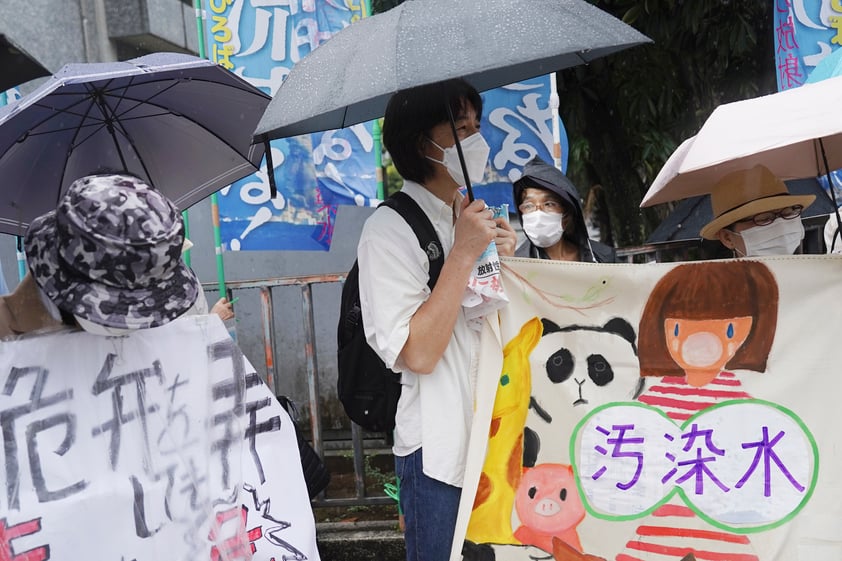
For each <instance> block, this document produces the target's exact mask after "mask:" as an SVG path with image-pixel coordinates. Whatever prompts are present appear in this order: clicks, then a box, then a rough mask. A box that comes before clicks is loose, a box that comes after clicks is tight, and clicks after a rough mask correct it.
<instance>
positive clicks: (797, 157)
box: [640, 76, 842, 207]
mask: <svg viewBox="0 0 842 561" xmlns="http://www.w3.org/2000/svg"><path fill="white" fill-rule="evenodd" d="M840 107H842V76H840V77H836V78H830V79H827V80H823V81H821V82H817V83H815V84H806V85H804V86H801V87H799V88H794V89H791V90H786V91H782V92H778V93H774V94H771V95H766V96H762V97H757V98H752V99H747V100H743V101H737V102H734V103H726V104H723V105H720V106H719V107H717V108H716V109H715V110H714V111H713V113H711V115H710V117H708V119H707V121H705V124H704V125H703V126H702V128H701V130H700V131H699V133H698V134H697V135H696V136H694V137H691V138H689V139H687V140H685V141H684V142H683V143H682V144H681V145H680V146H679V147H678V148H677V149H676V151H675V152H674V153H673V154H672V156H670V158H669V159H668V160H667V162H666V163H665V164H664V167H663V168H662V169H661V171H660V172H659V173H658V176H657V177H656V178H655V180H654V181H653V182H652V185H651V187H650V188H649V191H648V192H647V193H646V196H645V197H644V198H643V202H641V204H640V206H641V207H645V206H652V205H655V204H658V203H664V202H667V201H675V200H679V199H684V198H687V197H693V196H696V195H703V194H705V193H709V192H710V189H711V187H712V186H713V184H714V183H716V181H717V180H719V179H720V178H722V177H723V176H725V175H727V174H729V173H731V172H733V171H737V170H742V169H749V168H751V167H753V166H755V165H757V164H763V165H764V166H766V167H768V168H769V169H770V170H771V171H772V173H774V174H775V175H777V176H778V177H780V178H781V179H783V180H787V179H802V178H805V177H816V176H819V175H823V174H825V173H827V172H828V170H834V169H838V168H842V111H840V110H839V108H840ZM825 156H826V158H827V162H825V161H824V157H825Z"/></svg>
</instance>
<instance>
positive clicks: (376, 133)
mask: <svg viewBox="0 0 842 561" xmlns="http://www.w3.org/2000/svg"><path fill="white" fill-rule="evenodd" d="M362 7H363V17H364V18H367V17H368V16H370V15H371V0H365V2H363V5H362ZM371 136H372V140H373V141H374V148H373V150H374V166H375V177H376V178H377V198H378V199H380V200H381V201H382V200H383V199H385V198H386V192H385V189H384V179H385V178H384V177H383V148H382V144H381V141H382V138H383V136H382V134H381V131H380V120H379V119H375V120H374V123H373V124H372V126H371Z"/></svg>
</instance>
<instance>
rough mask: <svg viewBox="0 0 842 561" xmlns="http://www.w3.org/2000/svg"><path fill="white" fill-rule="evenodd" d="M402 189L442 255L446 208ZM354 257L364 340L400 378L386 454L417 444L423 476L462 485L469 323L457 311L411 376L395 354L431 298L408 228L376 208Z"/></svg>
mask: <svg viewBox="0 0 842 561" xmlns="http://www.w3.org/2000/svg"><path fill="white" fill-rule="evenodd" d="M402 191H403V192H404V193H406V194H408V195H409V196H410V197H412V198H413V200H415V202H417V203H418V204H419V206H420V207H421V209H422V210H423V211H424V213H425V214H426V215H427V217H428V218H429V219H430V222H432V224H433V227H434V228H435V230H436V234H438V236H439V241H441V244H442V248H443V250H444V255H445V258H446V257H447V256H448V255H449V254H450V250H451V248H452V247H453V234H454V226H453V208H452V207H451V206H450V205H448V204H447V203H445V202H444V201H442V200H441V199H439V198H437V197H436V196H435V195H433V194H432V193H430V192H429V191H428V190H427V189H425V188H424V187H422V186H421V185H419V184H417V183H413V182H411V181H405V182H404V186H403V189H402ZM456 204H457V205H458V201H457V203H456ZM457 208H458V206H457ZM357 259H358V262H359V270H360V277H359V283H360V302H361V305H362V314H363V324H364V325H365V334H366V339H367V340H368V343H369V345H371V347H372V348H373V349H374V350H375V351H376V352H377V354H378V355H380V358H382V359H383V361H384V362H385V363H386V366H388V367H390V368H391V369H392V370H394V371H395V372H401V373H402V376H401V382H402V384H403V387H402V389H401V398H400V401H399V402H398V412H397V418H396V421H397V426H396V428H395V444H394V447H393V449H392V451H393V453H394V454H395V455H396V456H406V455H409V454H411V453H412V452H414V451H415V450H417V449H418V448H419V447H423V463H424V473H425V474H426V475H428V476H429V477H432V478H434V479H437V480H439V481H442V482H444V483H447V484H449V485H454V486H457V487H461V485H462V478H463V475H464V471H465V457H466V453H467V447H468V435H469V430H470V426H471V419H472V416H473V387H472V382H471V381H472V380H473V379H475V372H474V371H475V370H476V367H477V364H476V362H477V360H476V358H477V356H476V355H477V351H478V349H479V333H478V332H477V331H475V330H473V329H471V328H470V327H469V326H468V320H467V319H466V318H465V313H464V309H462V310H461V311H460V313H459V315H458V317H457V319H456V325H455V327H454V329H453V334H452V335H451V338H450V343H448V345H447V348H446V349H445V351H444V355H443V356H442V358H441V360H439V362H438V364H436V366H435V368H434V369H433V372H432V373H430V374H416V373H414V372H412V371H411V370H409V369H408V368H407V367H406V365H405V364H404V363H403V361H402V360H401V359H400V353H401V351H402V350H403V347H404V345H405V344H406V341H407V338H408V337H409V322H410V320H411V319H412V316H413V315H415V312H416V311H417V310H418V308H419V307H420V306H421V304H423V303H424V302H425V301H426V300H427V298H429V297H430V289H429V287H428V286H427V280H428V278H429V265H430V264H429V260H428V259H427V255H426V253H424V251H422V250H421V247H420V244H419V243H418V239H417V237H416V236H415V234H414V232H413V231H412V229H411V228H410V226H409V224H407V222H406V221H405V220H404V219H403V218H401V216H400V215H399V214H398V213H397V212H396V211H394V210H393V209H391V208H388V207H386V208H381V209H378V210H377V212H375V213H374V214H372V215H371V217H369V219H368V220H367V221H366V223H365V225H364V226H363V231H362V235H361V237H360V242H359V246H358V247H357Z"/></svg>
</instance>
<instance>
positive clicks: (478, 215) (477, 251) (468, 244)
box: [453, 197, 497, 262]
mask: <svg viewBox="0 0 842 561" xmlns="http://www.w3.org/2000/svg"><path fill="white" fill-rule="evenodd" d="M493 216H494V213H493V212H492V211H491V209H489V208H488V207H486V205H485V202H484V201H483V200H482V199H475V200H474V201H473V202H469V201H468V199H467V197H466V198H465V199H463V200H462V209H461V211H460V212H459V218H457V219H456V231H455V233H454V236H453V251H458V252H460V253H462V254H463V255H464V256H465V257H466V258H467V259H470V260H471V261H472V262H473V261H476V259H477V258H478V257H479V256H480V255H481V254H482V252H483V251H485V249H486V248H487V247H488V244H490V243H491V242H492V241H493V240H494V238H495V236H496V235H497V223H496V222H495V221H494V218H493Z"/></svg>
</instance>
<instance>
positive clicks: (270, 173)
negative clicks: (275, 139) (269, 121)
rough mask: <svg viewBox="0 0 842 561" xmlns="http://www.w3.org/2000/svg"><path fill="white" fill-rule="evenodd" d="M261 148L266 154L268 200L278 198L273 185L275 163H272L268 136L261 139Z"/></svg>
mask: <svg viewBox="0 0 842 561" xmlns="http://www.w3.org/2000/svg"><path fill="white" fill-rule="evenodd" d="M263 146H264V151H265V153H266V175H268V176H269V200H270V201H271V200H273V199H274V198H275V197H277V196H278V186H277V185H276V184H275V163H274V162H273V161H272V145H271V144H270V142H269V136H268V135H267V136H264V137H263Z"/></svg>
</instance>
